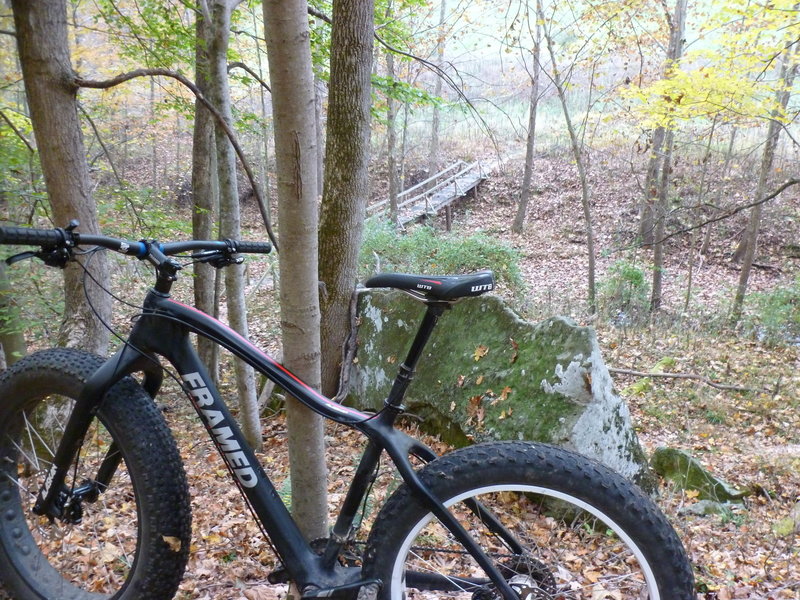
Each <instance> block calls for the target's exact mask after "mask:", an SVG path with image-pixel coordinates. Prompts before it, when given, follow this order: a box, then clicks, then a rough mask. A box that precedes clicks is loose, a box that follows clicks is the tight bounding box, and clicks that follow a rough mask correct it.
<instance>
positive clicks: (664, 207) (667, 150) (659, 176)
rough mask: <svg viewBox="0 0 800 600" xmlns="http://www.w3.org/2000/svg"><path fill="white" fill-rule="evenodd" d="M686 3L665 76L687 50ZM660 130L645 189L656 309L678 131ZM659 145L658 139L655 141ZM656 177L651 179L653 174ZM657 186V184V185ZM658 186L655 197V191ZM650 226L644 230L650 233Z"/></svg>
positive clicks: (678, 6) (683, 0)
mask: <svg viewBox="0 0 800 600" xmlns="http://www.w3.org/2000/svg"><path fill="white" fill-rule="evenodd" d="M686 4H687V0H676V2H675V12H674V13H673V15H672V21H671V22H670V38H669V48H668V49H667V60H666V61H665V63H664V76H665V77H667V76H669V74H670V72H671V71H672V69H673V67H674V65H675V64H676V63H677V61H678V59H680V57H681V55H682V54H683V34H684V30H685V29H686ZM658 129H659V130H663V131H656V134H654V136H653V137H654V139H655V137H657V136H658V137H659V138H660V146H661V148H659V150H661V149H662V148H663V152H656V151H655V147H654V153H653V155H652V157H651V159H650V165H649V166H648V169H647V175H648V181H647V182H646V184H645V193H646V194H647V198H648V199H647V204H648V206H649V207H653V203H654V202H655V207H654V211H653V213H651V214H650V216H651V217H653V218H654V219H655V221H654V224H653V229H652V231H653V234H654V235H653V238H652V239H651V238H649V237H648V238H643V242H645V241H646V242H647V243H648V245H649V244H652V245H653V279H652V287H651V296H650V310H651V311H656V310H658V309H659V308H660V307H661V290H662V283H663V276H664V242H663V241H662V240H663V239H664V234H665V231H666V223H665V222H664V220H665V219H666V218H667V214H668V212H669V179H670V177H669V176H670V171H671V170H672V149H673V146H674V140H675V134H674V132H673V131H672V129H671V128H670V129H668V130H667V129H664V128H663V127H659V128H658ZM654 146H655V143H654ZM651 176H652V177H653V179H650V177H651ZM654 185H655V186H657V187H656V188H653V186H654ZM654 189H657V192H656V195H655V198H653V195H652V192H653V190H654ZM647 232H648V230H642V233H643V234H646V233H647Z"/></svg>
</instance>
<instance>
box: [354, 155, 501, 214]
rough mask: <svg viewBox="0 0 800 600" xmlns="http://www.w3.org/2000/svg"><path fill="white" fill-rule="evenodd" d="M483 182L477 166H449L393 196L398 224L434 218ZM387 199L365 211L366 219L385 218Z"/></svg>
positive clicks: (478, 163) (458, 163) (481, 170)
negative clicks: (428, 217)
mask: <svg viewBox="0 0 800 600" xmlns="http://www.w3.org/2000/svg"><path fill="white" fill-rule="evenodd" d="M484 179H486V175H485V174H484V170H483V166H482V165H481V163H480V162H474V163H471V164H467V163H465V162H464V161H458V162H456V163H453V164H452V165H450V166H449V167H447V168H446V169H443V170H442V171H440V172H439V173H436V174H435V175H433V176H432V177H429V178H428V179H426V180H425V181H421V182H420V183H418V184H416V185H414V186H412V187H410V188H408V189H407V190H404V191H402V192H400V193H399V194H398V195H397V212H398V221H399V223H400V224H401V225H405V224H407V223H410V222H412V221H416V220H418V219H421V218H423V217H426V216H432V215H435V214H437V213H438V212H439V211H440V210H442V209H445V208H446V207H448V206H450V205H451V204H452V203H453V202H455V201H456V200H458V199H459V198H463V197H464V196H466V195H467V194H468V193H470V192H471V191H472V190H474V189H475V188H476V187H478V185H479V184H480V183H481V182H482V181H483V180H484ZM388 214H389V199H388V198H386V199H384V200H381V201H379V202H375V203H374V204H371V205H370V206H368V207H367V216H376V215H379V216H387V215H388Z"/></svg>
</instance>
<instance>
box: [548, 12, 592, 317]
mask: <svg viewBox="0 0 800 600" xmlns="http://www.w3.org/2000/svg"><path fill="white" fill-rule="evenodd" d="M537 12H538V14H539V20H540V21H541V22H542V23H544V22H545V19H544V11H543V9H542V6H541V4H539V5H538V6H537ZM544 38H545V40H546V42H547V50H548V53H549V54H550V62H551V63H552V65H553V84H554V85H555V86H556V91H557V92H558V98H559V100H560V101H561V108H562V110H563V112H564V120H565V121H566V123H567V131H568V132H569V139H570V143H571V145H572V154H573V157H574V158H575V166H576V168H577V169H578V179H579V180H580V182H581V206H582V208H583V219H584V221H585V226H586V252H587V255H588V257H587V258H588V264H587V286H588V293H587V296H588V305H589V312H590V313H591V314H595V313H596V312H597V300H596V298H597V293H596V287H597V286H596V285H595V253H594V227H593V222H592V209H591V199H590V193H591V192H590V190H589V180H588V178H587V176H586V167H585V164H584V158H583V149H582V148H581V145H580V142H579V141H578V136H577V134H576V133H575V128H574V126H573V125H572V118H571V117H570V113H569V108H568V106H567V97H566V94H565V92H564V82H563V81H562V79H561V73H560V72H559V70H558V64H557V63H556V56H555V51H554V50H553V39H552V37H551V35H550V32H549V31H548V30H547V28H545V31H544Z"/></svg>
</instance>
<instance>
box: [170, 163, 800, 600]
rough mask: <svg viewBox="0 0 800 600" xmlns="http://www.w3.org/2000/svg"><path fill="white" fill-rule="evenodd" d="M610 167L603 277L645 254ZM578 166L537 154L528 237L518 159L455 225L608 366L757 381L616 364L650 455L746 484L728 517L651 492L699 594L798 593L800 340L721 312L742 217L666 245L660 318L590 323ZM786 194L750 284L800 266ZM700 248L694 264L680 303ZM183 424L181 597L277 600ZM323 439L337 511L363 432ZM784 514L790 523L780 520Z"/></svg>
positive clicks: (535, 305)
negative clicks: (519, 217)
mask: <svg viewBox="0 0 800 600" xmlns="http://www.w3.org/2000/svg"><path fill="white" fill-rule="evenodd" d="M615 167H616V168H615V169H610V168H608V165H597V168H596V169H595V170H594V171H593V173H592V177H593V181H594V188H593V194H594V195H593V198H594V203H593V208H594V210H595V213H596V219H597V220H596V223H595V227H596V236H597V245H598V256H599V260H598V279H599V280H600V281H602V280H603V277H604V274H605V273H606V272H607V270H608V268H609V267H610V266H611V265H612V264H613V263H614V261H616V260H617V259H619V258H625V259H626V260H629V261H630V260H638V261H642V260H644V258H645V257H643V256H642V255H641V251H638V254H637V251H635V250H632V249H629V250H623V251H620V250H619V248H620V247H624V246H625V245H626V244H631V245H632V239H633V236H634V235H635V226H636V225H635V215H634V213H633V211H632V209H631V207H632V206H633V203H632V202H633V200H634V199H635V198H636V197H637V194H638V193H639V192H638V189H637V185H636V181H635V179H634V177H633V176H631V177H624V176H623V177H620V176H619V172H620V170H623V171H624V167H620V166H619V165H616V166H615ZM573 171H574V167H573V166H572V165H571V164H570V162H569V160H568V159H566V158H558V157H551V158H548V159H541V160H540V162H539V163H538V164H537V175H536V178H535V186H536V187H537V188H538V190H539V193H538V195H537V196H535V197H534V199H533V200H532V202H531V208H530V211H529V217H528V220H527V223H526V226H525V231H524V232H523V233H522V234H519V235H518V234H513V233H511V231H510V224H511V222H512V220H513V217H514V211H515V208H516V198H517V194H518V189H519V185H520V182H521V180H522V173H521V165H517V164H514V165H509V166H507V167H506V170H505V171H504V172H503V173H500V174H495V175H494V176H492V177H491V178H490V179H489V180H488V181H487V182H486V183H485V184H484V185H483V187H482V189H481V192H480V193H479V194H478V197H477V198H472V199H467V200H464V201H463V202H462V203H461V204H460V205H459V206H458V207H457V208H456V209H455V211H454V228H455V230H456V231H457V232H458V234H459V235H463V234H464V233H465V232H471V231H477V230H480V231H483V232H484V233H486V234H489V235H496V236H497V237H498V238H499V239H501V240H503V241H505V242H507V243H509V244H511V245H512V246H514V247H515V248H517V249H518V250H519V252H520V254H521V264H520V266H521V269H522V272H523V277H524V279H525V281H526V283H527V285H528V286H529V291H528V293H527V294H526V298H527V299H526V301H525V303H524V304H525V305H524V306H523V307H521V308H522V309H523V311H524V312H525V313H526V314H528V315H531V316H533V317H544V316H548V315H551V314H568V315H571V316H573V318H575V319H576V320H577V321H579V322H588V323H590V324H593V325H594V326H595V327H596V329H597V331H598V337H599V340H600V344H601V348H602V350H603V354H604V358H605V360H606V362H607V364H608V365H609V367H611V368H618V369H626V370H633V371H650V370H653V369H654V367H655V368H656V370H658V371H670V372H673V373H676V374H689V375H692V376H695V375H696V376H700V377H705V378H708V380H710V381H712V382H714V383H715V384H723V385H729V386H737V387H741V388H747V389H749V390H750V391H735V390H731V389H719V388H717V387H713V386H711V385H708V384H707V383H706V382H703V381H701V380H698V379H689V378H680V377H678V378H667V377H658V378H641V377H636V376H630V375H621V374H617V375H615V382H616V387H617V389H618V391H619V392H620V393H622V395H623V396H624V397H625V398H626V400H627V402H628V403H629V406H630V408H631V411H632V415H633V421H634V424H635V427H636V429H637V431H638V435H639V438H640V441H641V443H642V444H643V446H644V447H645V449H646V450H647V451H648V452H652V451H653V450H654V449H655V448H657V447H659V446H669V447H673V448H679V449H682V450H684V451H686V452H689V453H690V454H691V455H692V456H693V457H695V458H696V459H698V460H699V461H700V462H701V463H702V464H703V465H704V466H705V467H706V468H707V469H708V470H709V471H710V472H711V473H712V474H714V475H716V476H718V477H720V478H722V479H724V480H726V481H727V482H728V483H730V484H731V485H733V486H734V487H736V488H738V489H742V490H748V491H749V492H750V495H749V496H748V497H747V498H746V500H745V501H744V503H743V504H742V505H739V506H732V507H730V509H729V510H727V511H725V513H724V514H721V515H712V516H695V515H693V514H691V507H692V506H693V505H694V504H696V503H697V501H698V500H697V497H696V494H694V493H693V492H691V491H689V492H683V491H679V490H676V489H674V488H672V487H670V486H669V485H668V484H664V485H663V488H662V490H661V494H660V497H659V499H658V502H659V504H660V506H661V507H662V509H663V510H664V511H665V513H666V514H667V515H668V516H669V518H670V520H671V521H672V522H673V524H674V526H675V528H676V530H677V531H678V532H679V535H680V536H681V538H682V540H683V541H684V544H685V545H686V548H687V550H688V553H689V555H690V558H691V560H692V563H693V564H694V566H695V574H696V579H697V586H698V587H697V591H698V599H703V600H727V599H731V598H751V599H785V598H791V599H800V535H798V526H797V524H796V523H795V528H794V530H793V531H791V527H790V528H789V529H790V532H787V531H785V519H786V518H787V517H788V516H789V515H790V513H791V511H792V510H793V509H794V508H795V507H796V506H798V503H799V502H800V368H799V367H800V345H798V343H797V342H796V341H794V342H792V341H788V342H786V343H782V344H780V345H769V344H766V343H763V342H761V341H758V340H757V339H755V337H754V336H753V335H750V334H748V333H747V332H746V331H744V330H743V329H741V328H740V329H737V330H730V329H728V328H727V326H726V325H725V315H726V313H727V305H728V304H729V302H730V299H731V298H732V296H733V290H734V289H735V285H736V281H737V280H738V275H739V270H738V268H737V266H736V265H735V264H733V263H731V261H730V254H731V252H732V249H733V244H734V243H735V241H736V239H737V238H736V235H737V232H741V229H742V227H743V223H744V217H743V216H740V217H739V218H738V221H737V220H732V221H730V222H727V223H725V224H724V225H722V226H719V227H718V229H717V231H715V241H714V243H712V246H711V252H710V253H709V254H708V255H706V256H705V257H700V256H699V255H698V254H697V253H692V252H690V251H689V248H688V246H687V240H686V239H684V238H686V237H688V236H684V238H676V239H673V240H672V241H671V242H670V247H669V249H668V259H667V269H666V271H665V293H664V307H663V310H662V311H661V314H660V315H659V316H658V318H656V319H654V320H651V321H649V322H646V323H640V324H633V323H631V322H630V319H629V318H628V317H629V315H624V317H625V318H623V319H620V318H605V317H604V318H600V319H595V320H587V319H586V315H585V310H584V309H583V307H584V306H585V291H584V290H585V289H586V284H585V281H586V258H585V250H586V246H585V243H584V242H583V220H582V213H581V209H580V196H579V194H580V190H579V188H578V187H577V184H576V181H577V179H576V178H575V177H574V172H573ZM687 178H688V175H687ZM792 194H793V195H792V196H791V197H790V198H789V199H788V200H785V201H783V202H784V203H783V204H782V205H781V207H780V208H776V209H772V208H770V209H768V210H767V211H766V214H765V233H764V235H762V238H761V240H762V247H761V252H760V254H759V263H760V264H761V265H762V267H761V268H758V269H756V270H755V271H754V273H753V277H752V283H751V289H753V290H769V289H774V288H775V287H779V286H787V285H789V284H790V283H791V282H792V281H793V280H794V279H795V277H797V274H798V272H800V260H798V259H797V258H791V256H788V255H787V254H786V252H785V248H786V247H787V246H791V245H792V244H793V243H796V240H798V239H800V235H798V224H797V219H796V215H797V214H798V207H800V201H798V192H797V191H794V192H792ZM786 195H787V196H788V194H786ZM792 214H793V215H795V217H794V218H793V219H792V218H791V215H792ZM787 215H789V216H788V217H787ZM614 249H616V250H614ZM691 256H693V257H694V260H695V264H694V273H693V283H692V293H691V298H690V299H689V301H688V305H687V302H686V293H687V287H688V285H687V267H688V261H689V257H691ZM616 317H619V315H616ZM264 333H265V334H266V333H267V332H266V330H265V331H264ZM255 336H256V337H257V338H258V337H259V336H260V333H259V331H256V332H255ZM262 342H264V343H266V342H267V340H266V339H263V340H262ZM176 425H177V426H178V433H179V436H180V437H183V438H184V439H186V440H192V442H191V444H190V445H189V447H188V449H187V450H185V455H186V458H187V465H188V470H189V476H190V481H191V482H192V485H193V487H194V489H193V496H194V498H195V501H194V502H195V504H194V510H195V513H194V514H195V525H194V528H195V536H194V539H195V545H194V546H193V553H192V559H191V563H190V565H189V569H188V571H187V578H186V580H185V582H184V584H183V585H182V587H181V593H180V595H179V597H180V598H185V599H186V600H188V599H189V598H197V599H211V598H214V599H218V598H219V599H222V598H224V599H237V600H240V599H243V598H244V599H248V600H266V599H272V598H280V597H283V595H284V591H283V590H281V589H280V588H277V589H276V588H275V587H274V586H269V585H268V584H267V583H266V581H265V579H266V574H267V573H268V572H269V570H270V568H271V566H272V565H273V561H274V558H273V555H272V553H271V551H270V550H269V548H268V546H267V544H266V542H264V540H263V538H262V537H261V536H260V534H259V533H258V531H257V530H256V529H255V528H254V526H253V525H252V522H251V520H250V519H249V517H248V515H246V513H245V511H244V509H243V508H242V505H241V501H240V499H239V498H238V494H237V492H236V491H235V490H231V489H230V488H229V487H228V486H226V483H225V482H226V479H227V474H226V473H225V471H224V469H223V467H222V464H221V463H220V462H219V460H218V459H217V458H216V457H215V456H213V455H214V452H213V449H212V448H211V447H210V444H209V443H208V442H196V441H195V440H198V439H204V436H202V434H201V433H200V432H198V431H190V430H186V421H185V420H184V419H181V418H179V417H178V418H177V419H176ZM181 431H183V433H182V434H181ZM284 437H285V424H284V420H283V417H282V416H281V415H276V416H275V417H274V418H271V419H268V420H266V421H265V439H266V448H267V455H265V462H266V465H267V467H268V469H269V470H270V472H271V475H274V476H275V479H276V480H277V481H278V482H279V483H278V487H279V489H280V488H281V486H283V489H282V490H281V492H282V493H288V487H287V485H288V484H286V480H285V479H284V478H285V476H286V474H285V449H284V446H285V445H284V441H285V440H284ZM327 440H328V442H329V444H330V446H331V452H330V459H329V460H330V462H329V468H330V473H331V478H330V497H329V499H330V504H331V506H332V507H333V508H335V507H336V506H337V505H338V502H339V501H340V500H341V498H342V494H343V492H344V490H343V487H342V486H343V479H347V476H348V475H350V474H352V472H353V469H354V464H355V462H354V461H355V460H356V457H357V456H358V452H359V449H360V443H361V442H362V440H360V439H359V437H358V436H357V435H356V434H354V433H352V432H349V431H344V430H342V429H341V428H332V429H328V431H327ZM428 441H429V443H431V444H433V445H436V442H435V441H433V440H428ZM183 446H184V448H186V444H183ZM208 461H211V463H210V464H211V465H212V466H209V462H208ZM280 482H284V483H283V484H281V483H280ZM224 490H229V491H224ZM782 520H783V523H784V526H783V528H781V527H779V526H778V523H781V522H782Z"/></svg>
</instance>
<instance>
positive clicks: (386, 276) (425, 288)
mask: <svg viewBox="0 0 800 600" xmlns="http://www.w3.org/2000/svg"><path fill="white" fill-rule="evenodd" d="M364 285H365V286H366V287H368V288H381V287H385V288H395V289H398V290H406V291H411V292H416V293H418V294H422V295H424V296H426V297H428V298H435V299H436V300H455V299H457V298H464V297H466V296H480V295H481V294H483V293H485V292H490V291H492V290H493V289H494V275H493V274H492V272H491V271H481V272H479V273H473V274H471V275H408V274H406V273H379V274H378V275H375V276H374V277H370V278H369V279H368V280H367V281H366V283H365V284H364Z"/></svg>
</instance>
